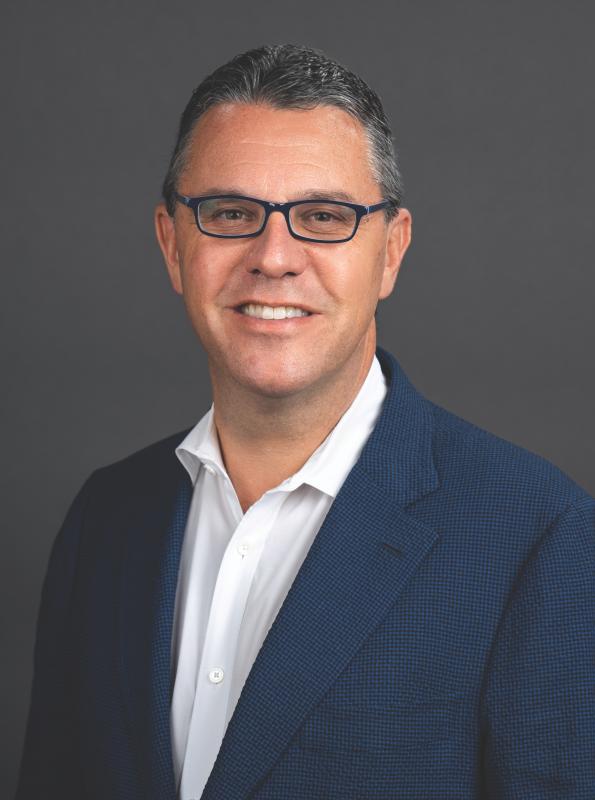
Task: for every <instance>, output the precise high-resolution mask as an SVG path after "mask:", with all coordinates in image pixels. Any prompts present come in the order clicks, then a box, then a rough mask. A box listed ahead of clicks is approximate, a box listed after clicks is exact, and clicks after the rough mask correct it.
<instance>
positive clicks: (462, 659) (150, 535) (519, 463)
mask: <svg viewBox="0 0 595 800" xmlns="http://www.w3.org/2000/svg"><path fill="white" fill-rule="evenodd" d="M378 355H379V358H380V360H381V364H382V368H383V370H384V372H385V374H386V375H387V377H388V379H389V381H390V387H389V391H388V395H387V397H386V400H385V403H384V406H383V410H382V413H381V416H380V418H379V420H378V423H377V425H376V428H375V430H374V432H373V433H372V435H371V437H370V439H369V440H368V442H367V444H366V446H365V448H364V450H363V452H362V455H361V457H360V459H359V461H358V462H357V464H356V465H355V467H354V468H353V470H352V472H351V473H350V474H349V476H348V478H347V480H346V482H345V484H344V485H343V487H342V489H341V491H340V492H339V494H338V496H337V498H336V500H335V502H334V503H333V505H332V507H331V509H330V511H329V514H328V516H327V518H326V520H325V522H324V524H323V526H322V528H321V530H320V532H319V533H318V535H317V537H316V539H315V540H314V543H313V544H312V547H311V549H310V551H309V553H308V555H307V557H306V559H305V561H304V563H303V565H302V568H301V569H300V571H299V573H298V575H297V577H296V579H295V582H294V583H293V585H292V587H291V589H290V591H289V594H288V595H287V598H286V600H285V602H284V604H283V606H282V608H281V610H280V612H279V614H278V616H277V618H276V620H275V621H274V623H273V625H272V627H271V629H270V631H269V633H268V636H267V638H266V640H265V642H264V644H263V646H262V649H261V650H260V652H259V654H258V657H257V659H256V662H255V663H254V666H253V669H252V670H251V672H250V674H249V677H248V679H247V681H246V684H245V686H244V689H243V692H242V695H241V697H240V700H239V702H238V705H237V707H236V710H235V713H234V715H233V717H232V719H231V722H230V724H229V727H228V729H227V732H226V735H225V738H224V741H223V744H222V746H221V750H220V753H219V756H218V758H217V761H216V763H215V766H214V768H213V771H212V773H211V776H210V778H209V781H208V784H207V786H206V788H205V791H204V794H203V798H204V800H246V799H247V798H254V800H256V799H257V800H273V799H274V800H305V799H306V798H313V799H316V798H320V799H322V798H325V799H326V798H341V800H343V799H344V798H353V799H354V800H356V799H357V800H368V799H369V800H372V798H374V800H389V799H390V800H396V799H397V798H402V799H403V800H433V799H435V800H449V799H452V800H455V798H456V800H471V799H472V798H473V800H488V799H492V798H498V800H532V799H533V798H535V800H537V798H539V800H548V799H549V798H556V800H559V799H560V798H567V799H568V800H570V798H572V800H579V798H581V800H593V798H595V680H594V678H595V613H594V609H595V605H594V601H595V501H594V500H593V499H592V498H591V497H590V496H589V495H588V494H586V493H585V491H584V490H582V489H581V488H580V487H579V486H577V485H576V484H575V483H574V482H573V481H572V480H570V478H568V477H567V476H565V475H564V474H563V473H562V472H560V471H559V470H558V469H557V468H556V467H554V466H553V465H552V464H550V463H548V462H547V461H544V460H543V459H541V458H539V457H538V456H536V455H533V454H531V453H529V452H527V451H525V450H523V449H521V448H519V447H516V446H514V445H512V444H510V443H508V442H506V441H503V440H502V439H499V438H497V437H495V436H493V435H492V434H490V433H488V432H486V431H483V430H481V429H479V428H477V427H475V426H474V425H472V424H470V423H469V422H466V421H464V420H462V419H460V418H458V417H456V416H455V415H453V414H451V413H449V412H448V411H446V410H445V409H443V408H440V407H438V406H437V405H435V404H433V403H431V402H430V401H428V400H427V399H425V398H424V397H422V396H421V395H420V394H419V393H418V392H417V391H416V390H415V389H414V388H413V386H412V385H411V384H410V382H409V381H408V379H407V378H406V376H405V375H404V373H403V371H402V370H401V368H400V367H399V365H398V363H397V362H396V361H395V360H394V359H393V358H392V357H391V356H390V355H388V354H387V353H385V352H383V351H382V350H379V352H378ZM185 433H186V432H183V433H179V434H177V435H175V436H172V437H170V438H168V439H166V440H164V441H161V442H158V443H157V444H154V445H152V446H151V447H148V448H146V449H144V450H142V451H140V452H138V453H135V454H134V455H131V456H130V457H129V458H126V459H125V460H123V461H120V462H119V463H117V464H113V465H111V466H109V467H106V468H103V469H100V470H98V471H97V472H95V473H94V474H93V475H92V476H91V477H90V478H89V480H87V482H86V483H85V485H84V487H83V488H82V490H81V492H80V493H79V495H78V496H77V497H76V499H75V500H74V503H73V505H72V507H71V508H70V511H69V513H68V515H67V517H66V520H65V522H64V525H63V527H62V529H61V531H60V533H59V535H58V538H57V540H56V543H55V545H54V548H53V551H52V555H51V559H50V564H49V568H48V573H47V577H46V581H45V584H44V589H43V599H42V605H41V611H40V618H39V623H38V633H37V640H36V649H35V678H34V685H33V693H32V702H31V709H30V715H29V722H28V728H27V735H26V742H25V749H24V755H23V761H22V766H21V775H20V783H19V790H18V795H17V796H18V800H33V798H35V800H174V798H175V787H174V778H173V771H172V760H171V744H170V733H169V708H170V697H171V690H172V670H171V664H170V658H171V653H170V641H171V633H172V617H173V610H174V600H175V591H176V579H177V573H178V564H179V559H180V548H181V545H182V539H183V535H184V526H185V521H186V516H187V512H188V506H189V501H190V497H191V491H192V487H191V485H190V481H189V478H188V476H187V474H186V472H185V470H184V469H183V467H182V466H181V465H180V463H179V461H178V459H177V458H176V456H175V454H174V448H175V446H176V445H177V444H178V443H179V441H181V439H182V438H183V437H184V435H185Z"/></svg>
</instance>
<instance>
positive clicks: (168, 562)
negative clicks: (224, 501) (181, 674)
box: [120, 434, 192, 800]
mask: <svg viewBox="0 0 595 800" xmlns="http://www.w3.org/2000/svg"><path fill="white" fill-rule="evenodd" d="M183 435H184V434H181V435H180V437H179V438H180V441H181V439H182V438H183ZM174 447H175V444H172V445H171V453H168V454H167V455H166V457H165V459H164V462H165V466H162V468H161V469H160V470H158V471H156V472H155V473H154V474H151V475H147V476H146V481H145V482H144V483H143V482H142V481H140V482H141V483H143V489H142V491H141V492H139V494H138V496H137V495H136V494H135V493H133V495H134V496H135V497H136V500H135V501H132V502H131V503H130V507H129V508H126V509H122V514H121V516H122V518H123V522H122V525H123V526H125V529H124V530H123V535H124V536H125V539H126V544H125V547H126V555H125V560H124V568H123V570H122V581H121V602H120V652H121V654H122V658H121V662H120V663H121V671H122V679H123V685H124V697H125V700H126V701H127V702H126V705H127V709H128V712H129V716H130V721H131V730H132V735H133V738H134V739H135V740H136V744H137V747H138V752H139V765H140V771H141V773H142V774H141V779H142V780H143V782H145V786H144V791H143V794H144V796H146V797H147V800H174V798H175V796H176V791H175V783H174V773H173V763H172V752H171V741H170V726H169V708H170V700H171V664H170V658H171V636H172V625H173V616H174V605H175V595H176V586H177V576H178V567H179V561H180V554H181V547H182V542H183V538H184V530H185V526H186V518H187V515H188V508H189V504H190V499H191V496H192V485H191V482H190V479H189V478H188V475H187V473H186V471H185V470H184V468H183V467H182V466H181V464H180V463H179V462H178V460H177V458H176V457H175V455H174V453H173V449H174Z"/></svg>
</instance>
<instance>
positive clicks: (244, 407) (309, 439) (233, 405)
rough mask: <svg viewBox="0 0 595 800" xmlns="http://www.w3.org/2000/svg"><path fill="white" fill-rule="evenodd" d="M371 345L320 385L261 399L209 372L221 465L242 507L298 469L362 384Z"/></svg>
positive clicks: (246, 506)
mask: <svg viewBox="0 0 595 800" xmlns="http://www.w3.org/2000/svg"><path fill="white" fill-rule="evenodd" d="M373 358H374V346H372V347H371V348H366V350H365V352H364V353H363V354H361V356H360V357H359V358H358V359H357V360H356V361H355V362H354V363H353V364H350V365H348V366H347V367H344V368H342V369H341V370H338V371H337V373H336V374H335V375H333V376H331V377H329V378H327V379H326V380H325V382H324V385H317V386H315V387H309V388H308V389H306V390H304V391H302V392H299V393H297V394H292V395H290V396H285V397H267V396H263V395H259V394H257V393H256V392H254V391H253V390H249V389H246V388H245V387H242V386H237V385H234V386H233V387H232V386H229V385H227V384H228V382H227V381H225V380H221V378H220V376H216V375H214V374H213V371H212V372H211V378H212V384H213V399H214V408H215V425H216V428H217V434H218V437H219V445H220V448H221V453H222V456H223V460H224V463H225V468H226V470H227V473H228V475H229V477H230V480H231V482H232V484H233V486H234V489H235V491H236V494H237V496H238V500H239V501H240V505H241V507H242V510H243V511H246V510H247V509H248V508H249V507H250V506H251V505H252V504H253V503H255V502H256V501H257V500H258V499H259V498H260V497H261V496H262V495H263V494H264V493H265V492H266V491H268V490H269V489H272V488H273V487H275V486H277V485H278V484H279V483H281V482H282V481H284V480H285V479H286V478H289V477H290V476H291V475H293V474H294V473H295V472H297V470H298V469H300V467H302V466H303V465H304V464H305V462H306V461H307V460H308V458H309V457H310V456H311V455H312V453H313V452H314V451H315V450H316V449H317V448H318V446H319V445H320V444H321V443H322V442H323V441H324V440H325V439H326V437H327V436H328V435H329V433H330V432H331V431H332V429H333V428H334V427H335V425H336V424H337V422H338V421H339V419H340V418H341V417H342V416H343V414H344V413H345V411H346V410H347V409H348V408H349V406H350V405H351V403H352V402H353V400H354V398H355V397H356V395H357V393H358V392H359V390H360V388H361V386H362V384H363V383H364V381H365V379H366V376H367V374H368V371H369V369H370V366H371V363H372V359H373Z"/></svg>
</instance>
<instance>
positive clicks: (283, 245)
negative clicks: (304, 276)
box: [249, 209, 305, 277]
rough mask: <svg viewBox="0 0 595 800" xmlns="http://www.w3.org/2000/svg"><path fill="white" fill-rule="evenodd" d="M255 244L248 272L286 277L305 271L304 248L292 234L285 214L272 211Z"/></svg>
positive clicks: (255, 239) (254, 240)
mask: <svg viewBox="0 0 595 800" xmlns="http://www.w3.org/2000/svg"><path fill="white" fill-rule="evenodd" d="M253 242H254V247H253V249H252V251H251V254H250V260H249V264H250V266H249V271H250V272H252V274H255V275H256V274H263V275H269V276H270V277H283V276H284V275H297V274H299V273H300V272H302V271H303V269H304V267H305V264H304V253H303V248H302V247H299V245H300V242H299V240H298V239H295V238H294V237H293V236H292V235H291V232H290V230H289V225H288V222H287V218H286V217H285V214H283V212H282V211H279V210H277V209H275V210H274V211H271V213H270V214H269V216H268V219H267V223H266V225H265V227H264V230H263V231H262V233H261V234H259V235H258V236H256V237H255V238H254V239H253ZM296 245H297V247H296Z"/></svg>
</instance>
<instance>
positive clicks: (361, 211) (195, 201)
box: [174, 192, 399, 244]
mask: <svg viewBox="0 0 595 800" xmlns="http://www.w3.org/2000/svg"><path fill="white" fill-rule="evenodd" d="M174 195H175V198H176V200H177V201H178V202H179V203H183V205H185V206H188V208H191V209H192V210H193V211H194V219H195V220H196V225H197V227H198V229H199V231H200V232H201V233H204V234H205V236H213V237H215V238H216V239H251V238H254V237H255V236H259V235H260V234H261V233H262V232H263V230H264V229H265V228H266V224H267V222H268V221H269V217H270V216H271V214H272V213H273V211H280V212H281V214H283V216H284V217H285V222H286V223H287V230H288V231H289V233H290V234H291V235H292V236H293V238H294V239H300V240H302V241H304V242H317V243H319V244H339V243H342V242H349V241H350V240H351V239H353V237H354V236H355V234H356V233H357V229H358V228H359V224H360V222H361V220H362V217H365V216H366V215H367V214H373V213H374V212H375V211H380V210H381V209H383V208H390V207H391V206H393V207H394V208H395V210H396V212H397V214H398V212H399V207H398V206H395V204H394V202H393V201H392V200H382V201H381V202H380V203H374V205H371V206H363V205H360V204H358V203H348V202H346V201H345V200H327V199H326V198H323V197H320V198H316V199H312V200H290V201H289V202H288V203H274V202H273V201H272V200H260V198H258V197H248V196H247V195H243V194H207V195H201V196H200V197H187V196H186V195H183V194H178V192H174ZM223 197H229V198H231V199H233V200H250V201H251V202H253V203H258V205H259V206H262V208H264V219H263V221H262V225H261V226H260V228H259V229H258V230H257V231H254V233H238V234H233V233H232V234H226V233H211V232H210V231H205V230H204V228H202V227H201V224H200V219H199V216H198V206H199V204H200V203H201V202H202V201H203V200H218V199H221V198H223ZM318 202H320V203H327V204H330V205H334V206H347V208H352V209H353V210H354V211H355V226H354V228H353V233H352V234H351V236H347V237H346V238H344V239H312V238H310V237H309V236H302V235H301V234H299V233H296V232H295V231H294V230H293V229H292V227H291V222H290V219H289V212H290V211H291V209H292V208H293V207H294V206H300V205H305V204H306V203H318Z"/></svg>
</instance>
